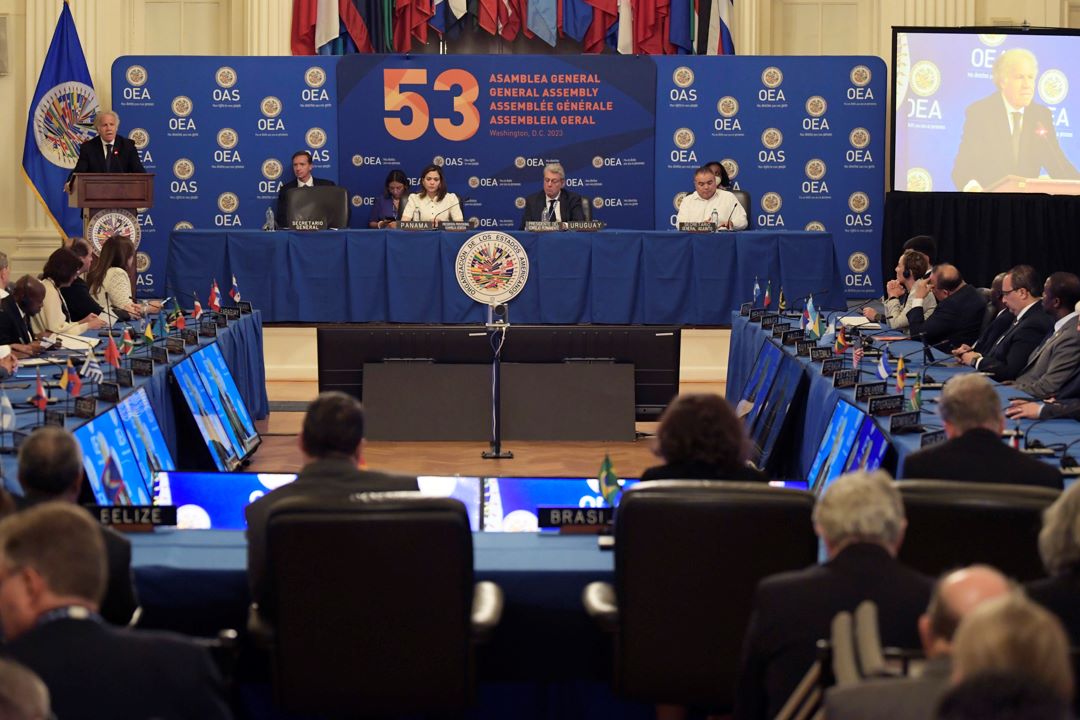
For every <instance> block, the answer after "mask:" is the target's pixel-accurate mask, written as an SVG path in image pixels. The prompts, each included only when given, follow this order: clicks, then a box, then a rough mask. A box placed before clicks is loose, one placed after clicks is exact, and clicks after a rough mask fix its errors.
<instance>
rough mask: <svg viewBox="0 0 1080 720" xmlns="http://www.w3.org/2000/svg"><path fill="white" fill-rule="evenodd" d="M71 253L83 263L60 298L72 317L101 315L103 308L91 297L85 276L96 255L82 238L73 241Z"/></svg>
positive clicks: (63, 289) (62, 289) (61, 289)
mask: <svg viewBox="0 0 1080 720" xmlns="http://www.w3.org/2000/svg"><path fill="white" fill-rule="evenodd" d="M71 252H73V253H75V256H76V257H78V258H79V259H80V260H81V261H82V266H81V267H80V268H79V274H78V275H76V276H75V279H74V280H73V281H72V282H71V284H70V285H68V286H67V287H64V288H60V296H61V297H62V298H64V302H65V303H67V309H68V312H69V313H70V314H71V317H86V316H87V315H101V314H102V310H101V306H100V305H98V304H97V302H95V301H94V298H93V297H91V296H90V286H89V285H87V284H86V280H84V279H83V278H84V276H85V275H86V273H88V272H89V271H90V266H91V265H92V264H93V262H94V253H93V251H91V249H90V243H88V242H86V241H85V240H83V239H82V238H72V239H71Z"/></svg>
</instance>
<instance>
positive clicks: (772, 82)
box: [761, 65, 784, 90]
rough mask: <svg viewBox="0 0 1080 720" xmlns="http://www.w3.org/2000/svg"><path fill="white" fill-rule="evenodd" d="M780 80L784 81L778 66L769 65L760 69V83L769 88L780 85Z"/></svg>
mask: <svg viewBox="0 0 1080 720" xmlns="http://www.w3.org/2000/svg"><path fill="white" fill-rule="evenodd" d="M782 82H784V73H783V72H781V71H780V68H778V67H775V66H772V65H770V66H769V67H767V68H765V69H764V70H762V71H761V84H762V85H764V86H765V87H767V88H769V89H770V90H772V89H774V88H778V87H780V83H782Z"/></svg>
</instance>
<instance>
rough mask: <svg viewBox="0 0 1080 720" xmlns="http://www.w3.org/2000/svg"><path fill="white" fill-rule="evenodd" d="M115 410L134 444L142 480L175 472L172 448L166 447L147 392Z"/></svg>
mask: <svg viewBox="0 0 1080 720" xmlns="http://www.w3.org/2000/svg"><path fill="white" fill-rule="evenodd" d="M116 409H117V411H118V412H119V413H120V420H121V421H122V422H123V423H124V429H125V430H127V434H128V438H129V439H130V440H131V448H132V451H133V452H134V453H135V459H136V461H137V462H138V463H139V467H140V469H141V470H142V474H143V477H145V478H152V477H154V476H155V475H157V474H158V473H159V472H161V471H162V470H175V469H176V463H175V462H174V461H173V457H172V453H170V452H169V446H168V445H166V444H165V436H164V435H162V434H161V428H160V427H159V426H158V421H157V415H156V414H154V408H153V407H152V406H151V405H150V399H149V398H148V397H147V396H146V389H145V388H139V389H138V390H136V391H135V392H133V393H131V394H130V395H128V396H127V397H126V398H124V399H123V400H121V401H120V404H119V405H117V406H116Z"/></svg>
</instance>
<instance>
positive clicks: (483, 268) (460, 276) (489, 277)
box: [454, 230, 529, 305]
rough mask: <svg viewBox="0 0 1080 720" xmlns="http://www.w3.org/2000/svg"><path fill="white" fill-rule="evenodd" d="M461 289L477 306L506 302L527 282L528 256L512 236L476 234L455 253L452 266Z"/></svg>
mask: <svg viewBox="0 0 1080 720" xmlns="http://www.w3.org/2000/svg"><path fill="white" fill-rule="evenodd" d="M454 274H455V275H456V276H457V281H458V285H460V286H461V290H462V291H463V292H464V293H465V294H466V295H468V296H469V297H471V298H472V299H473V300H475V301H476V302H478V303H483V304H484V305H501V304H504V303H507V302H509V301H510V300H512V299H513V298H515V297H516V296H517V294H518V293H520V292H521V289H522V288H523V287H525V282H526V281H527V280H528V279H529V256H528V255H527V254H526V253H525V248H523V247H522V246H521V243H519V242H518V241H517V239H516V238H514V237H513V236H512V235H508V234H507V233H504V232H500V231H498V230H488V231H485V232H479V233H476V234H475V235H473V236H472V237H470V238H469V239H468V240H466V241H465V243H464V244H463V245H462V246H461V249H460V250H458V254H457V261H456V262H455V263H454Z"/></svg>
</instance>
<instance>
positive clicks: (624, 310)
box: [167, 230, 844, 325]
mask: <svg viewBox="0 0 1080 720" xmlns="http://www.w3.org/2000/svg"><path fill="white" fill-rule="evenodd" d="M468 237H470V234H468V233H449V232H434V231H433V232H403V231H394V230H350V231H331V232H311V233H293V232H258V231H250V230H249V231H236V232H229V231H209V230H183V231H174V232H173V233H172V234H171V235H170V237H169V260H168V270H167V277H168V284H169V286H170V287H173V288H179V289H181V290H183V291H185V292H191V291H195V292H197V293H198V294H199V296H200V297H203V296H205V294H206V292H207V291H208V289H209V287H210V283H211V280H212V279H214V278H216V279H217V280H218V282H219V284H220V285H221V286H222V287H223V288H225V287H227V286H228V283H229V281H230V279H231V277H232V276H234V275H235V276H236V278H237V281H238V284H239V287H240V290H241V293H242V294H243V297H244V299H245V300H252V301H253V302H254V304H255V306H256V307H258V308H261V309H262V311H263V320H264V321H265V322H399V323H478V322H483V321H484V319H485V313H486V310H485V309H484V307H483V306H481V305H479V304H477V303H475V302H474V301H472V300H471V299H470V298H469V297H467V296H466V295H465V294H464V293H463V292H462V291H461V289H460V287H459V286H458V284H457V281H456V279H455V275H454V270H453V266H454V260H455V258H456V256H457V252H458V249H459V248H460V247H461V245H462V244H463V243H464V242H465V240H466V239H467V238H468ZM515 237H516V238H517V239H518V240H519V241H520V242H521V244H522V245H523V246H524V248H525V250H526V252H527V253H528V255H529V280H528V282H527V284H526V285H525V288H524V289H523V290H522V292H521V294H520V295H518V297H517V298H515V299H514V300H513V302H512V303H511V320H512V321H513V322H516V323H539V324H556V325H574V324H579V323H595V324H608V325H635V324H651V325H656V324H661V325H725V324H727V323H728V322H729V321H730V319H729V318H730V313H731V311H732V310H737V309H738V307H739V305H740V304H741V303H743V302H746V301H748V300H749V299H750V298H751V297H752V293H753V285H754V280H755V277H756V278H759V279H760V284H761V288H762V291H763V292H764V289H765V286H766V283H767V282H768V280H770V279H771V280H772V283H773V286H772V292H773V294H774V296H776V295H778V294H779V291H780V286H783V288H784V292H785V294H786V295H787V297H788V298H791V299H794V298H796V297H799V296H803V295H806V294H808V293H814V297H815V300H817V301H818V305H819V307H829V306H830V304H832V305H837V306H839V305H840V304H842V302H843V298H844V287H843V280H842V278H843V272H844V268H843V263H842V262H841V261H840V260H839V259H838V256H837V253H836V252H835V250H834V248H833V240H832V235H830V234H828V233H807V232H766V231H750V232H738V233H715V234H693V235H691V234H680V233H675V232H652V231H650V232H645V231H625V230H607V231H602V232H598V233H548V234H538V233H525V232H520V233H515ZM822 291H825V292H822Z"/></svg>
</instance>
